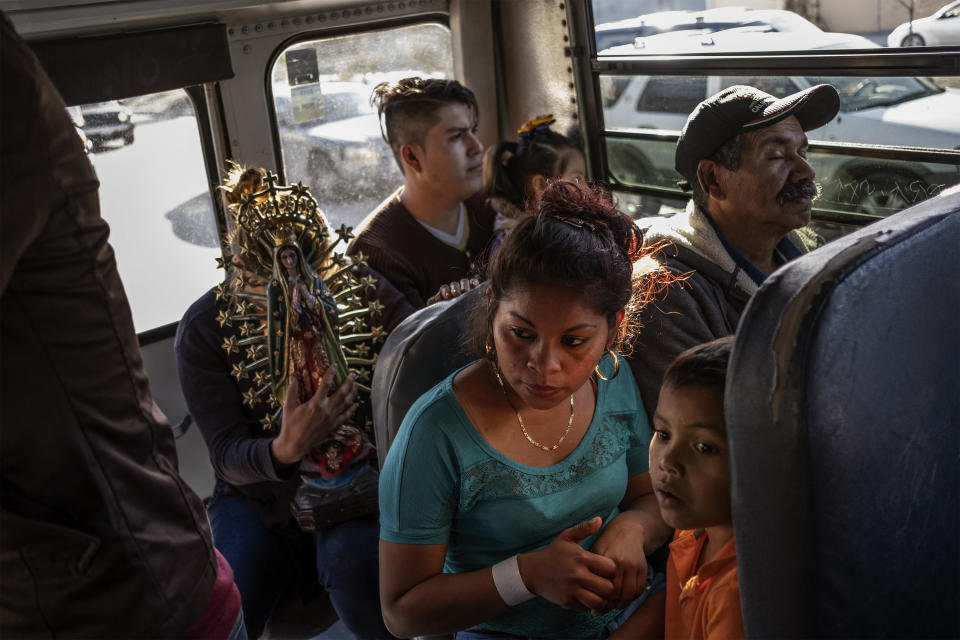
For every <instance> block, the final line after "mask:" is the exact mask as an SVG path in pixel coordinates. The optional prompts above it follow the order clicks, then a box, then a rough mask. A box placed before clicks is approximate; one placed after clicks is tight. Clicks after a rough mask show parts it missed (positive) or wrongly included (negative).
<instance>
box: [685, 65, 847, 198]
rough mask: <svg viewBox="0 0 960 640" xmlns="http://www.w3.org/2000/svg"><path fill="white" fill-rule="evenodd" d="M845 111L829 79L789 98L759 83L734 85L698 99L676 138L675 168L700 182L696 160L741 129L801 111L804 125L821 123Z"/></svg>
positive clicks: (812, 126) (771, 122) (693, 181)
mask: <svg viewBox="0 0 960 640" xmlns="http://www.w3.org/2000/svg"><path fill="white" fill-rule="evenodd" d="M838 111H840V94H838V93H837V90H836V89H834V88H833V87H832V86H831V85H829V84H818V85H816V86H813V87H810V88H809V89H804V90H803V91H798V92H797V93H794V94H793V95H789V96H787V97H785V98H776V97H775V96H772V95H770V94H769V93H766V92H765V91H761V90H760V89H757V88H756V87H748V86H745V85H734V86H732V87H727V88H726V89H724V90H723V91H721V92H719V93H717V94H714V95H712V96H710V97H709V98H707V99H706V100H704V101H703V102H701V103H700V104H698V105H697V108H696V109H694V110H693V113H691V114H690V117H689V118H687V123H686V124H685V125H684V127H683V131H682V132H681V133H680V139H679V140H678V141H677V155H676V169H677V171H678V172H679V173H680V175H682V176H683V177H684V178H686V180H687V182H689V183H690V184H696V181H697V166H698V165H699V164H700V161H701V160H704V159H706V158H709V157H710V156H712V155H713V154H714V153H716V151H717V149H719V148H720V147H722V146H723V144H724V143H725V142H726V141H727V140H730V139H731V138H733V137H734V136H735V135H737V134H738V133H740V132H741V131H753V130H756V129H762V128H764V127H769V126H771V125H774V124H776V123H778V122H780V121H781V120H783V119H784V118H787V117H788V116H796V118H797V120H799V121H800V126H801V127H803V130H804V131H809V130H810V129H816V128H817V127H822V126H823V125H825V124H827V123H828V122H830V121H831V120H833V118H834V116H836V115H837V112H838Z"/></svg>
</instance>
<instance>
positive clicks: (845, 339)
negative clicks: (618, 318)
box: [726, 189, 960, 638]
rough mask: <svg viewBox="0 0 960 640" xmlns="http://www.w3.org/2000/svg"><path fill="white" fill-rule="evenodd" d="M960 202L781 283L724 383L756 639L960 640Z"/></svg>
mask: <svg viewBox="0 0 960 640" xmlns="http://www.w3.org/2000/svg"><path fill="white" fill-rule="evenodd" d="M958 257H960V190H958V189H954V190H953V192H952V193H950V194H942V195H941V196H939V197H937V198H934V199H932V200H929V201H927V202H925V203H922V204H920V205H918V206H916V207H913V208H911V209H909V210H906V211H903V212H901V213H899V214H897V215H894V216H892V217H890V218H888V219H886V220H883V221H880V222H878V223H875V224H873V225H870V226H869V227H865V228H863V229H861V230H859V231H858V232H856V233H854V234H852V235H850V236H847V237H845V238H842V239H840V240H837V241H835V242H833V243H831V244H829V245H827V246H825V247H823V248H821V249H818V250H817V251H815V252H813V253H811V254H809V255H807V256H804V257H802V258H800V259H798V260H796V261H795V262H793V263H791V264H789V265H787V266H786V267H784V268H783V269H781V270H780V271H778V272H777V273H776V274H774V275H773V276H771V277H770V278H769V279H768V280H767V282H766V283H764V286H763V287H761V289H760V291H759V292H758V293H757V294H756V296H755V297H754V298H753V300H752V301H751V302H750V304H749V306H748V307H747V309H746V311H745V313H744V316H743V318H742V319H741V322H740V326H739V329H738V331H737V336H738V338H737V344H736V346H735V349H734V354H733V358H732V360H731V364H730V373H729V376H728V382H727V389H726V399H727V403H726V419H727V428H728V431H729V437H730V446H731V458H732V474H733V475H732V484H733V517H734V528H735V536H736V545H737V555H738V571H739V578H740V594H741V600H742V604H743V614H744V623H745V629H746V633H747V636H748V637H752V638H840V637H842V638H884V637H885V638H918V637H923V638H940V637H953V638H955V637H958V636H960V589H958V577H960V528H958V521H960V517H958V514H960V268H958V265H957V261H958Z"/></svg>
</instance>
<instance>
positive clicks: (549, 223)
mask: <svg viewBox="0 0 960 640" xmlns="http://www.w3.org/2000/svg"><path fill="white" fill-rule="evenodd" d="M646 256H647V250H646V249H644V248H643V247H642V242H641V236H640V232H639V230H638V229H637V228H636V227H635V226H634V224H633V223H632V221H631V220H630V219H629V218H627V217H626V216H625V215H624V214H622V213H621V212H619V211H617V210H616V209H615V208H614V207H613V205H612V204H611V202H610V200H609V197H608V195H607V194H606V193H604V192H603V191H601V190H600V189H597V188H591V187H588V186H585V185H581V184H578V183H575V182H569V181H555V182H550V183H548V185H547V187H546V189H545V190H544V192H543V193H542V195H541V197H540V199H539V202H538V205H537V210H536V212H535V214H534V215H531V216H528V217H525V218H523V219H522V220H521V221H519V222H518V224H517V225H516V227H515V228H514V230H513V231H512V232H511V233H510V234H509V235H507V236H506V238H505V239H504V242H503V245H502V246H501V248H500V250H499V252H498V253H497V255H495V256H494V258H493V259H492V261H491V263H490V266H489V270H488V277H489V280H490V286H489V289H488V290H487V292H486V295H485V297H483V298H478V300H479V303H478V306H477V308H476V309H475V310H474V312H473V315H472V318H471V321H470V323H469V325H468V326H469V327H470V328H469V329H468V331H467V333H468V336H467V338H468V341H469V342H470V343H471V344H472V345H473V347H474V349H475V350H476V351H477V354H478V355H479V356H480V359H478V360H477V361H475V362H473V363H472V364H469V365H467V366H465V367H464V368H462V369H460V370H458V371H456V372H454V373H453V374H452V375H451V376H449V377H448V378H447V379H446V380H444V381H442V382H441V383H440V384H438V385H437V386H436V387H434V388H433V389H432V390H431V391H429V392H428V393H426V394H425V395H424V396H422V397H421V398H420V399H419V400H418V401H417V402H416V403H415V404H414V405H413V407H412V408H411V409H410V411H409V412H408V413H407V416H406V418H405V419H404V421H403V424H402V426H401V427H400V431H399V434H398V436H397V439H396V440H395V441H394V443H393V446H392V447H391V449H390V451H389V453H388V455H387V459H386V461H385V463H384V468H383V471H382V473H381V483H380V511H381V516H380V517H381V520H380V524H381V528H380V538H381V541H380V588H381V591H380V593H381V602H382V606H383V612H384V619H385V621H386V623H387V626H388V628H390V629H391V631H392V632H393V633H394V634H395V635H399V636H403V637H409V636H412V635H426V634H438V633H449V632H453V631H459V633H458V634H457V637H458V638H461V639H467V640H477V639H480V638H494V637H496V638H504V637H507V638H509V637H521V638H601V637H604V635H605V634H606V633H608V632H610V631H612V630H613V628H615V625H616V624H617V622H618V621H619V620H621V619H625V616H623V613H622V612H623V611H624V610H626V611H630V610H633V609H635V608H636V607H637V606H638V605H639V603H641V602H643V600H644V599H645V598H646V597H648V596H650V595H651V594H652V593H654V592H656V591H657V588H658V586H659V584H662V577H660V576H658V578H659V583H658V582H657V581H655V580H654V577H653V572H652V571H650V572H648V571H647V563H646V558H645V552H650V551H653V550H654V549H656V548H658V547H660V546H661V545H662V544H663V542H664V541H665V540H666V539H667V536H668V534H669V530H668V529H667V528H666V526H665V525H664V523H663V521H662V520H661V518H660V515H659V512H658V509H657V503H656V500H655V497H654V495H653V492H652V487H651V484H650V478H649V474H648V473H647V455H648V454H647V451H648V445H649V442H650V438H651V430H650V426H649V424H648V421H647V417H646V416H647V414H646V411H645V410H644V407H643V404H642V401H641V399H640V394H639V392H638V390H637V387H636V384H635V382H634V380H633V377H632V374H631V372H630V367H629V366H625V365H624V364H623V363H622V361H621V360H622V358H621V356H620V355H619V354H618V353H617V349H618V348H620V347H621V345H624V344H628V342H629V339H630V338H631V336H632V334H633V329H634V326H635V317H636V314H637V312H638V311H639V310H640V308H641V307H642V306H643V305H644V304H646V303H647V302H648V301H649V300H651V299H652V297H653V296H654V295H656V294H657V293H658V292H659V291H660V290H662V288H663V287H664V286H666V285H667V284H668V283H669V281H670V278H671V276H670V275H669V274H667V273H666V272H665V271H664V270H662V269H647V270H645V271H644V275H637V276H635V275H634V268H633V267H634V263H635V262H637V261H638V260H640V259H641V258H645V257H646ZM646 259H648V260H650V258H646ZM662 597H663V596H662V592H661V593H658V594H657V595H656V596H653V599H654V600H657V602H652V603H651V605H652V606H654V607H658V608H660V609H661V610H662ZM661 613H662V611H661ZM660 621H661V622H662V615H661V617H660ZM611 623H613V626H611ZM461 630H466V631H461ZM651 633H654V634H655V633H657V630H656V629H653V630H651ZM660 633H662V627H661V629H660Z"/></svg>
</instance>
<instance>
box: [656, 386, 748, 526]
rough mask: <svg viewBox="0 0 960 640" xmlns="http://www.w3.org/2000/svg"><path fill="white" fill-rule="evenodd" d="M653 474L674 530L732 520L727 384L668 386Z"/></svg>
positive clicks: (659, 419) (658, 420) (659, 421)
mask: <svg viewBox="0 0 960 640" xmlns="http://www.w3.org/2000/svg"><path fill="white" fill-rule="evenodd" d="M653 429H654V432H653V439H652V440H651V441H650V478H651V480H652V481H653V489H654V492H655V493H656V496H657V502H658V503H659V505H660V515H661V516H662V517H663V521H664V522H666V523H667V524H668V525H670V526H671V527H673V528H674V529H703V528H706V527H713V526H717V525H723V524H729V523H730V522H732V516H731V513H730V463H729V460H728V458H727V435H726V428H725V426H724V422H723V389H720V388H712V387H707V386H699V385H697V386H684V387H680V388H674V387H673V386H670V385H664V386H663V387H662V388H661V389H660V400H659V402H658V403H657V411H656V413H655V414H654V416H653Z"/></svg>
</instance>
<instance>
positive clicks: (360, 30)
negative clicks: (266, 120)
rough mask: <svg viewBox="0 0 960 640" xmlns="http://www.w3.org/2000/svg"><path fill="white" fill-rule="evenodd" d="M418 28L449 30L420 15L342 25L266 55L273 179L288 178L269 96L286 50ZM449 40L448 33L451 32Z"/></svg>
mask: <svg viewBox="0 0 960 640" xmlns="http://www.w3.org/2000/svg"><path fill="white" fill-rule="evenodd" d="M419 24H439V25H442V26H444V27H446V28H447V30H451V27H450V15H449V14H447V13H442V12H429V13H420V14H415V15H409V16H398V17H394V18H388V19H384V20H381V21H378V22H374V23H359V24H351V25H343V26H339V27H334V28H328V29H317V30H314V31H308V32H301V33H297V34H296V35H294V36H293V37H291V38H288V39H286V40H283V41H282V42H280V44H279V45H278V46H277V47H276V48H275V49H274V50H273V52H272V53H271V54H270V56H269V58H268V61H267V66H266V68H265V69H264V78H263V82H264V95H265V96H266V97H267V111H268V112H269V117H270V135H271V138H272V141H273V153H274V157H275V158H276V162H277V175H278V176H280V180H281V182H282V183H284V184H286V183H287V180H288V177H287V175H286V171H287V167H286V166H285V165H284V163H283V148H282V146H281V141H280V123H279V122H278V121H277V109H276V104H277V100H276V96H275V95H274V93H273V68H274V66H275V65H276V64H277V60H279V59H280V56H281V55H283V54H284V53H285V52H286V51H287V50H288V49H290V48H292V47H295V46H297V45H298V44H301V43H304V42H309V41H312V40H326V39H330V38H338V37H343V36H353V35H361V34H364V33H372V32H375V31H385V30H387V29H397V28H401V27H409V26H414V25H419ZM451 37H452V31H451Z"/></svg>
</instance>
